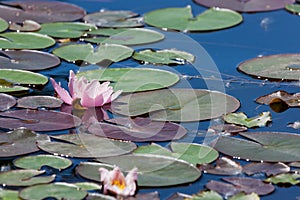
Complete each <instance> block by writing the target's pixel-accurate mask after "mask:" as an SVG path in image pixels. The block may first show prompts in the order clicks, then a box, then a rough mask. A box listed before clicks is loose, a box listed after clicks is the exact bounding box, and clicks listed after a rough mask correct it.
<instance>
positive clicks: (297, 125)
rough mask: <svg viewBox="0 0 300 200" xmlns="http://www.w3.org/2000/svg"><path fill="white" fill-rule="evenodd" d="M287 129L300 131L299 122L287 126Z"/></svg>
mask: <svg viewBox="0 0 300 200" xmlns="http://www.w3.org/2000/svg"><path fill="white" fill-rule="evenodd" d="M288 127H292V128H293V129H300V122H298V121H297V122H294V123H291V124H289V125H288Z"/></svg>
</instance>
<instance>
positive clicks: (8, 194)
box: [0, 189, 21, 200]
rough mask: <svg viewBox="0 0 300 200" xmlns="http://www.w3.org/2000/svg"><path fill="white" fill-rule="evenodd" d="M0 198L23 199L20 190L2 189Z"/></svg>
mask: <svg viewBox="0 0 300 200" xmlns="http://www.w3.org/2000/svg"><path fill="white" fill-rule="evenodd" d="M0 199H2V200H21V199H20V198H19V191H16V190H4V189H1V190H0Z"/></svg>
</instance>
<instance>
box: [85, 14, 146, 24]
mask: <svg viewBox="0 0 300 200" xmlns="http://www.w3.org/2000/svg"><path fill="white" fill-rule="evenodd" d="M137 15H138V14H136V13H134V12H131V11H126V10H115V11H110V10H105V11H100V12H96V13H91V14H88V15H86V16H85V17H84V18H83V19H84V21H86V22H87V23H90V24H95V25H96V26H99V27H106V28H125V27H127V28H128V27H140V26H143V24H142V23H141V20H140V18H134V17H136V16H137Z"/></svg>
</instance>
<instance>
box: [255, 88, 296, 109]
mask: <svg viewBox="0 0 300 200" xmlns="http://www.w3.org/2000/svg"><path fill="white" fill-rule="evenodd" d="M255 101H256V102H257V103H260V104H266V105H271V104H275V103H278V102H280V101H282V102H283V103H285V104H287V105H288V106H289V107H300V93H295V94H290V93H288V92H286V91H282V90H279V91H276V92H273V93H271V94H267V95H264V96H261V97H259V98H257V99H256V100H255Z"/></svg>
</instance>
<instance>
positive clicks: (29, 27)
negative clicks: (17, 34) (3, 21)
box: [9, 20, 41, 32]
mask: <svg viewBox="0 0 300 200" xmlns="http://www.w3.org/2000/svg"><path fill="white" fill-rule="evenodd" d="M40 28H41V25H40V24H39V23H37V22H35V21H32V20H25V21H24V22H23V23H15V22H12V23H10V24H9V29H10V30H13V31H23V32H29V31H38V30H40Z"/></svg>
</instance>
